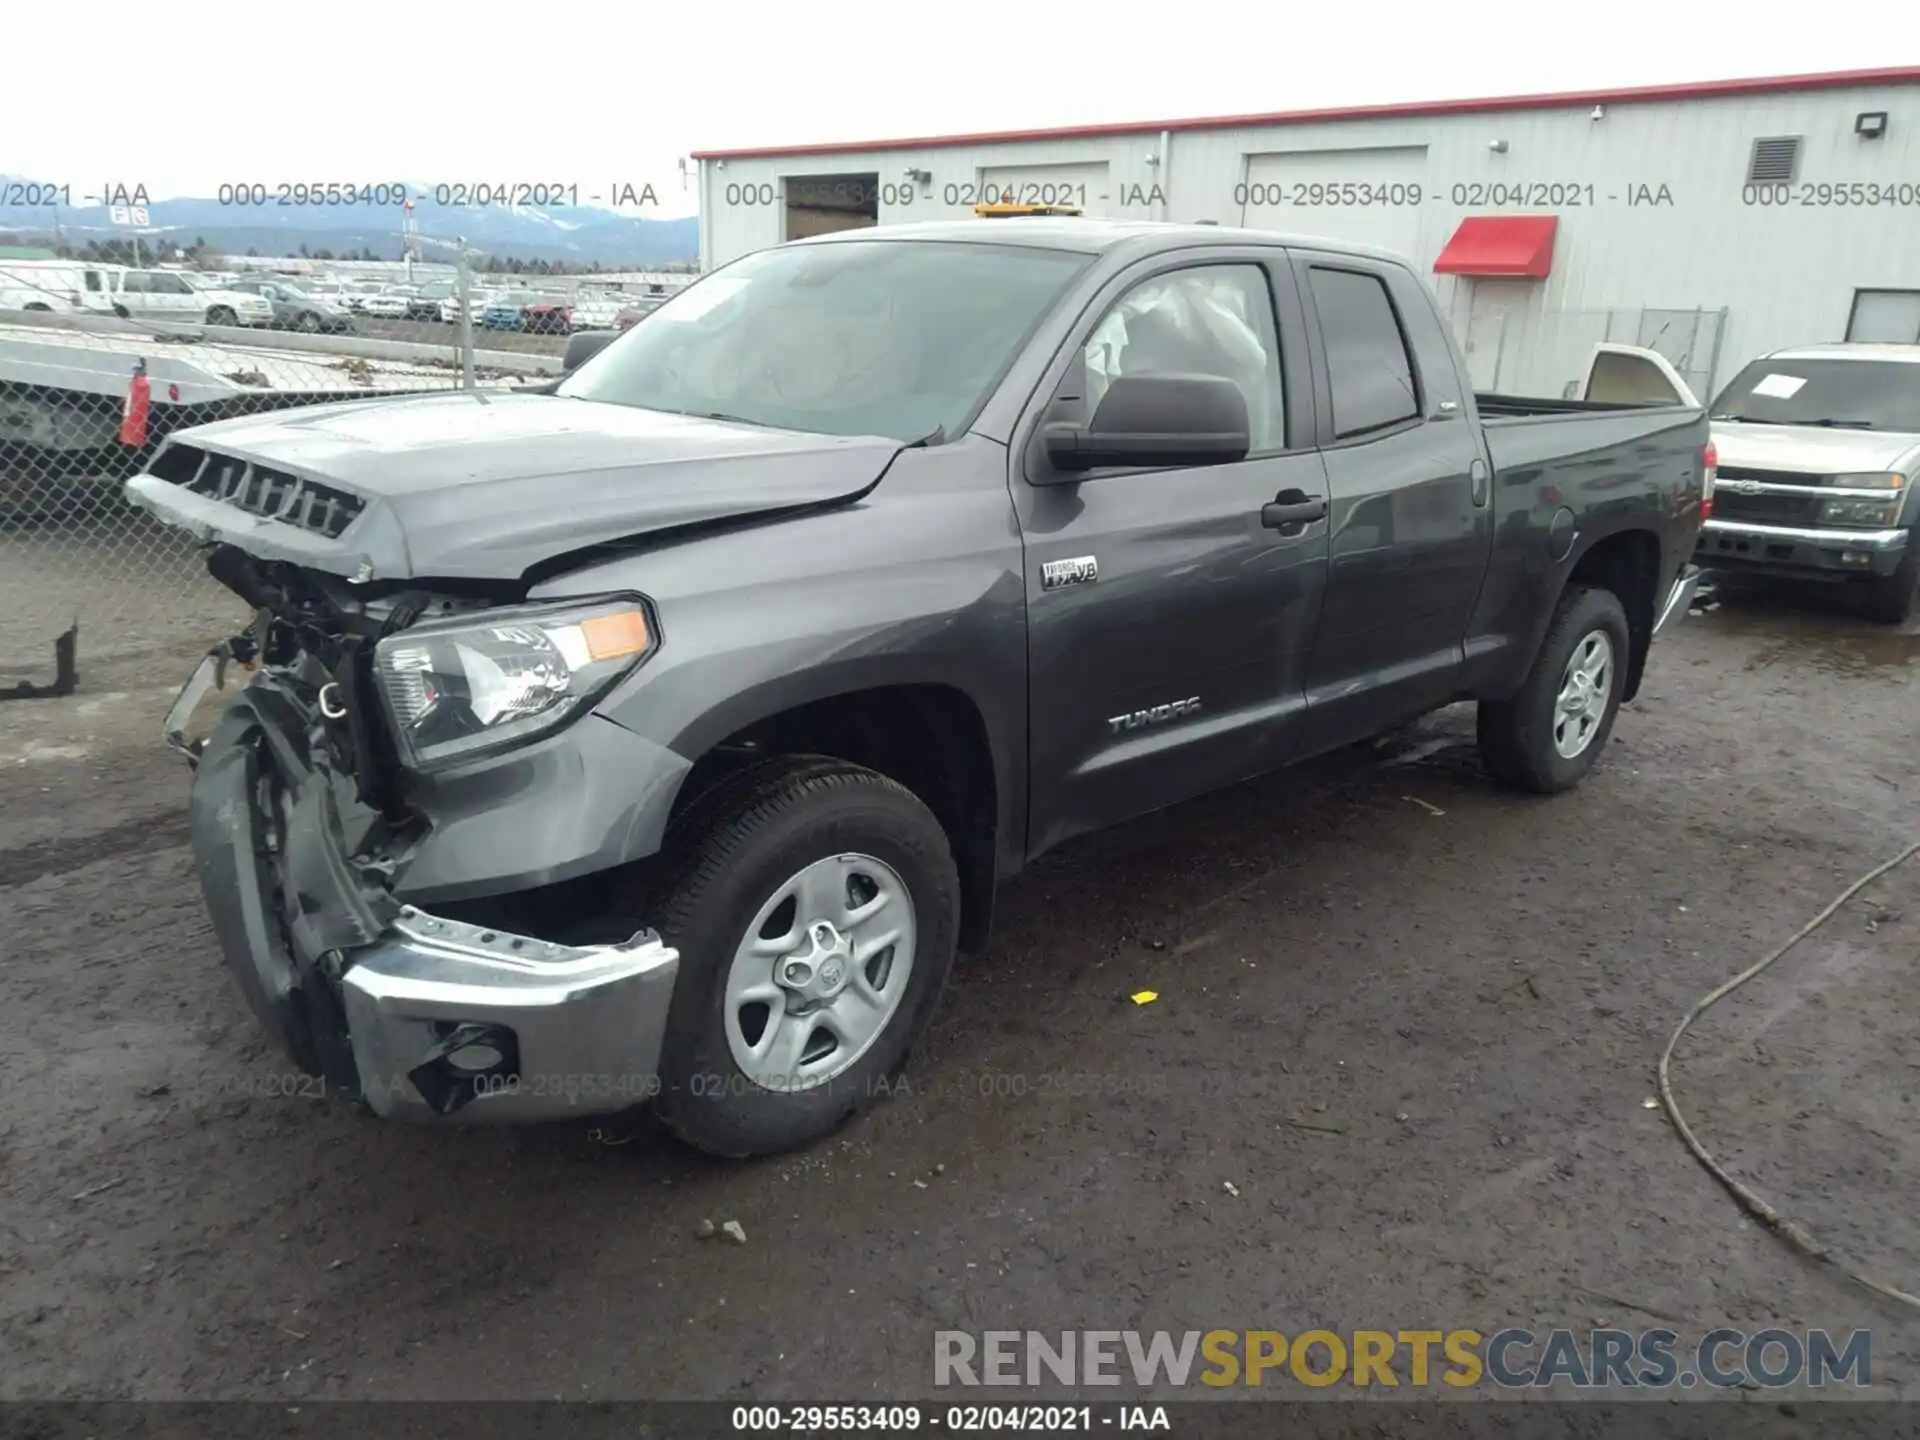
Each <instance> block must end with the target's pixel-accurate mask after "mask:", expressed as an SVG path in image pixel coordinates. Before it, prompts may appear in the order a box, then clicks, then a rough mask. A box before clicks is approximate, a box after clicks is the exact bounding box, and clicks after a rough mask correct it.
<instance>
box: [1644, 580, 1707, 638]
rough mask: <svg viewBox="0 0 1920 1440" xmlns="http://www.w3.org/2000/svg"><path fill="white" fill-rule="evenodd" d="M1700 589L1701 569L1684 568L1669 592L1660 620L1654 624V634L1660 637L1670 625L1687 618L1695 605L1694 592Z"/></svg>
mask: <svg viewBox="0 0 1920 1440" xmlns="http://www.w3.org/2000/svg"><path fill="white" fill-rule="evenodd" d="M1699 588H1700V567H1699V566H1698V565H1687V566H1684V567H1683V568H1682V569H1681V571H1680V578H1679V579H1677V580H1675V581H1674V582H1673V589H1671V590H1669V591H1668V592H1667V603H1666V604H1665V605H1664V606H1663V607H1662V608H1661V610H1660V618H1659V619H1658V620H1656V621H1655V622H1654V625H1653V633H1654V634H1655V635H1658V634H1659V633H1660V632H1661V631H1663V630H1665V629H1666V628H1667V627H1668V626H1669V625H1672V624H1674V623H1675V622H1677V621H1680V620H1684V619H1685V618H1686V614H1687V611H1688V610H1689V609H1690V608H1691V607H1692V605H1693V597H1694V592H1696V591H1697V590H1699Z"/></svg>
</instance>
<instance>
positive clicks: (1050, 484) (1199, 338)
mask: <svg viewBox="0 0 1920 1440" xmlns="http://www.w3.org/2000/svg"><path fill="white" fill-rule="evenodd" d="M1151 372H1160V373H1169V372H1171V373H1195V372H1198V373H1202V374H1209V375H1218V376H1224V377H1226V378H1229V379H1232V380H1233V381H1234V383H1235V384H1236V385H1238V386H1239V387H1240V390H1241V393H1242V394H1243V396H1244V397H1245V398H1246V401H1247V412H1248V418H1249V421H1250V433H1251V438H1252V449H1251V451H1250V452H1249V453H1248V455H1247V456H1246V457H1245V458H1244V459H1242V460H1239V461H1234V462H1230V463H1223V464H1213V465H1201V466H1186V465H1171V466H1165V467H1158V468H1153V467H1142V468H1127V469H1121V468H1107V469H1096V470H1092V471H1088V472H1085V473H1084V474H1083V475H1080V476H1078V477H1077V478H1073V479H1070V480H1063V478H1062V477H1059V476H1056V475H1053V474H1052V473H1051V472H1050V471H1049V469H1048V465H1049V462H1048V460H1047V457H1046V451H1045V448H1044V445H1042V444H1040V443H1039V439H1038V437H1039V434H1040V430H1041V426H1042V424H1043V422H1044V421H1045V420H1046V419H1050V418H1051V419H1067V420H1072V421H1074V422H1076V423H1086V421H1087V419H1088V418H1089V417H1091V415H1092V414H1093V411H1094V408H1095V407H1096V406H1097V404H1098V402H1099V399H1100V397H1101V396H1102V395H1103V394H1104V393H1105V389H1106V387H1107V386H1108V385H1110V384H1111V383H1112V381H1113V380H1114V379H1115V378H1118V377H1120V376H1123V375H1134V374H1141V373H1151ZM1311 391H1312V380H1311V376H1310V373H1309V370H1308V367H1307V358H1306V345H1305V337H1304V321H1303V317H1302V312H1301V310H1300V306H1299V301H1298V298H1297V297H1296V296H1295V294H1294V290H1293V280H1292V275H1291V272H1290V271H1289V269H1288V266H1287V262H1286V256H1285V253H1284V252H1283V251H1279V250H1269V249H1266V248H1264V247H1221V248H1219V249H1212V248H1208V249H1202V250H1196V251H1187V252H1178V253H1174V254H1166V255H1159V256H1155V257H1154V258H1153V259H1151V260H1148V261H1142V262H1141V263H1140V264H1138V265H1136V266H1133V267H1131V268H1130V269H1128V270H1126V271H1125V272H1123V273H1122V274H1120V275H1118V276H1116V277H1114V278H1113V279H1112V280H1111V281H1109V282H1108V284H1107V285H1106V286H1105V287H1104V288H1103V290H1102V292H1101V294H1100V295H1099V297H1098V298H1097V299H1096V300H1095V301H1093V302H1092V304H1091V305H1090V306H1089V308H1088V310H1087V312H1086V313H1085V314H1084V315H1083V316H1082V317H1081V321H1080V323H1079V325H1078V326H1076V328H1075V330H1074V332H1073V336H1072V338H1071V339H1070V340H1069V342H1068V344H1067V345H1066V347H1064V348H1063V350H1062V351H1061V352H1060V354H1059V355H1057V356H1056V357H1055V360H1054V362H1053V365H1052V367H1051V369H1050V371H1049V373H1048V376H1047V378H1046V379H1045V380H1043V382H1042V384H1041V386H1040V388H1039V390H1038V392H1037V394H1036V396H1035V401H1034V404H1033V406H1032V407H1030V409H1029V412H1028V414H1027V416H1026V417H1024V419H1023V422H1022V429H1021V430H1019V431H1016V433H1015V437H1014V452H1013V463H1014V475H1013V477H1012V478H1013V498H1014V506H1015V510H1016V513H1017V515H1018V518H1019V523H1020V529H1021V534H1022V537H1023V540H1024V544H1025V550H1026V587H1027V651H1028V669H1029V676H1030V678H1029V691H1028V706H1029V717H1030V718H1029V732H1028V733H1029V745H1030V752H1029V753H1030V756H1031V768H1030V781H1031V809H1030V814H1029V830H1028V837H1029V851H1030V853H1033V854H1038V853H1039V852H1040V851H1042V850H1045V849H1048V848H1049V847H1051V846H1052V845H1054V844H1056V843H1058V842H1059V841H1061V840H1065V839H1067V838H1069V837H1070V836H1073V835H1076V834H1079V833H1081V832H1083V831H1088V830H1094V829H1099V828H1101V827H1103V826H1106V825H1110V824H1113V823H1116V822H1118V821H1121V820H1125V819H1127V818H1129V817H1131V816H1134V815H1140V814H1145V813H1147V812H1149V811H1152V810H1156V809H1159V808H1161V807H1163V806H1166V805H1171V804H1174V803H1176V802H1178V801H1181V800H1185V799H1188V798H1189V797H1191V796H1194V795H1197V794H1201V793H1204V792H1205V791H1207V790H1210V789H1213V788H1216V787H1219V786H1222V785H1227V784H1231V783H1232V782H1234V781H1236V780H1240V779H1243V778H1245V777H1247V776H1250V775H1254V774H1258V773H1260V772H1261V771H1263V770H1267V769H1271V768H1272V767H1273V766H1274V765H1276V764H1277V763H1279V762H1280V761H1281V760H1282V759H1283V758H1285V756H1286V755H1287V754H1288V753H1289V743H1290V737H1291V727H1292V725H1293V724H1294V723H1295V722H1296V721H1297V719H1298V717H1299V715H1300V713H1301V712H1302V710H1303V709H1304V706H1305V698H1304V688H1303V682H1302V676H1303V668H1304V665H1305V661H1306V657H1307V646H1308V643H1309V641H1310V639H1311V637H1312V634H1313V620H1314V615H1315V612H1316V611H1317V610H1318V608H1319V603H1320V590H1321V585H1322V582H1323V579H1324V576H1325V572H1326V544H1327V542H1326V534H1327V529H1326V521H1325V518H1324V516H1325V500H1326V482H1325V478H1324V476H1323V474H1322V471H1321V465H1320V457H1319V454H1318V453H1317V452H1316V450H1315V449H1314V446H1313V409H1312V394H1311ZM1276 505H1280V506H1291V507H1292V508H1293V509H1294V510H1295V511H1298V512H1302V513H1305V514H1307V515H1308V518H1305V519H1301V520H1298V521H1289V520H1286V519H1284V517H1282V516H1280V515H1279V514H1277V513H1275V510H1274V507H1275V506H1276Z"/></svg>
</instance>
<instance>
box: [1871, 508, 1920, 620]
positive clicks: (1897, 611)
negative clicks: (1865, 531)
mask: <svg viewBox="0 0 1920 1440" xmlns="http://www.w3.org/2000/svg"><path fill="white" fill-rule="evenodd" d="M1916 605H1920V528H1916V529H1914V530H1910V531H1908V532H1907V553H1906V554H1905V555H1903V556H1902V557H1901V559H1900V565H1899V568H1898V569H1896V570H1895V571H1894V572H1893V574H1891V575H1886V576H1882V577H1880V578H1879V579H1876V580H1874V581H1872V582H1871V585H1870V587H1869V588H1868V590H1867V616H1868V618H1869V619H1871V620H1875V621H1878V622H1879V623H1880V624H1882V625H1902V624H1905V623H1906V621H1907V620H1908V619H1909V618H1910V617H1911V616H1912V615H1913V612H1914V608H1915V606H1916Z"/></svg>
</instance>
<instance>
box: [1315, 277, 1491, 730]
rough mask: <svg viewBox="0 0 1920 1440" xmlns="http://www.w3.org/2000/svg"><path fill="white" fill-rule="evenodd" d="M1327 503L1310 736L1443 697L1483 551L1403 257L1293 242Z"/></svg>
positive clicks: (1440, 366)
mask: <svg viewBox="0 0 1920 1440" xmlns="http://www.w3.org/2000/svg"><path fill="white" fill-rule="evenodd" d="M1294 266H1295V274H1296V276H1297V279H1298V283H1299V288H1300V292H1301V295H1302V298H1303V300H1304V301H1305V303H1306V306H1307V310H1308V313H1309V325H1308V333H1309V337H1310V339H1311V341H1312V343H1313V344H1314V346H1315V353H1316V363H1315V365H1314V377H1315V386H1316V398H1317V400H1318V401H1319V403H1318V405H1317V409H1318V414H1319V427H1320V428H1319V439H1320V442H1321V447H1322V450H1321V453H1322V455H1323V457H1324V459H1325V461H1326V467H1327V486H1328V491H1329V497H1330V505H1331V514H1330V527H1329V537H1328V541H1329V562H1330V563H1329V569H1328V572H1327V594H1326V600H1325V603H1324V604H1323V605H1322V607H1321V611H1320V623H1319V628H1318V631H1317V633H1316V635H1315V637H1314V643H1313V653H1312V658H1311V660H1310V661H1309V662H1308V665H1307V674H1306V687H1307V706H1308V712H1309V724H1308V729H1309V731H1310V733H1311V737H1312V747H1313V748H1314V749H1321V748H1325V747H1327V746H1331V745H1338V744H1342V743H1345V742H1346V741H1349V740H1353V739H1357V738H1359V737H1361V736H1363V735H1368V734H1372V733H1374V732H1375V731H1377V730H1380V729H1383V728H1386V727H1387V726H1389V725H1392V724H1395V723H1398V722H1399V721H1401V720H1405V719H1408V718H1411V717H1412V716H1414V715H1418V714H1420V713H1421V712H1423V711H1425V710H1429V709H1432V708H1434V707H1435V706H1438V705H1441V704H1444V703H1446V702H1447V701H1448V700H1450V699H1451V698H1452V697H1453V695H1454V693H1455V691H1456V688H1457V686H1458V684H1459V677H1460V672H1461V666H1462V661H1463V658H1464V650H1463V642H1464V639H1465V636H1466V631H1467V625H1468V621H1469V618H1470V617H1471V615H1472V613H1473V607H1474V603H1475V601H1476V600H1477V598H1478V596H1479V592H1480V584H1481V581H1482V580H1483V578H1484V577H1485V574H1486V567H1487V560H1488V556H1489V554H1490V553H1491V549H1492V540H1493V526H1492V506H1491V505H1490V504H1489V498H1490V491H1491V483H1492V474H1491V471H1490V470H1489V468H1488V462H1487V459H1486V456H1485V454H1484V451H1483V445H1482V441H1481V437H1480V434H1479V432H1478V428H1477V427H1476V426H1475V425H1474V424H1473V423H1472V422H1471V420H1470V419H1469V416H1470V413H1471V411H1470V407H1468V406H1467V404H1466V403H1465V402H1466V398H1467V397H1466V392H1465V391H1464V389H1463V386H1462V379H1461V376H1460V373H1459V370H1458V368H1457V367H1456V365H1455V363H1454V359H1453V356H1454V351H1453V347H1452V344H1451V342H1450V340H1449V338H1448V337H1447V335H1446V333H1445V332H1444V331H1443V330H1442V329H1441V326H1440V319H1439V313H1438V311H1437V310H1436V308H1435V306H1434V303H1433V300H1432V299H1431V297H1430V296H1429V295H1428V294H1427V292H1426V289H1425V287H1424V286H1423V285H1422V284H1421V282H1420V281H1419V280H1418V279H1417V278H1416V277H1415V276H1414V275H1413V273H1412V272H1411V271H1410V270H1408V269H1407V268H1406V267H1405V266H1402V265H1397V264H1394V263H1392V262H1390V261H1385V260H1381V261H1374V260H1366V259H1360V258H1357V257H1354V256H1349V255H1332V254H1319V253H1312V252H1300V251H1296V252H1294Z"/></svg>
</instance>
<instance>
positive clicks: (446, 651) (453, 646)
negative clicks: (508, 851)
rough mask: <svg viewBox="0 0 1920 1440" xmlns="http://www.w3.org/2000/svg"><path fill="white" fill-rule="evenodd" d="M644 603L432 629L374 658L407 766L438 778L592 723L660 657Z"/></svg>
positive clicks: (575, 607)
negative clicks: (604, 701) (627, 680)
mask: <svg viewBox="0 0 1920 1440" xmlns="http://www.w3.org/2000/svg"><path fill="white" fill-rule="evenodd" d="M654 634H655V631H654V628H653V625H652V623H651V622H650V621H649V619H648V617H647V612H646V609H645V608H644V607H643V606H642V605H641V603H640V602H639V601H638V600H636V599H625V598H623V599H619V600H611V601H603V602H600V603H595V604H584V605H583V604H580V603H578V602H571V603H568V604H566V605H553V606H539V607H527V608H522V609H513V610H494V611H489V612H486V613H484V614H481V615H468V616H463V617H461V618H460V619H458V620H441V621H430V622H428V623H426V624H422V625H416V626H414V627H413V628H411V629H409V630H404V631H401V632H400V633H399V634H397V635H389V636H387V637H386V638H385V639H383V640H382V641H381V642H380V643H379V644H378V645H377V646H376V647H375V648H374V658H373V671H374V675H375V677H376V679H377V680H378V682H379V687H380V697H381V700H382V701H383V702H384V703H385V705H386V707H387V716H388V718H389V719H390V720H391V721H392V722H393V733H394V739H395V743H396V744H397V745H398V747H399V750H400V758H401V761H402V762H403V763H404V764H405V765H407V766H408V767H409V768H411V769H417V770H431V769H435V768H437V767H439V766H441V765H445V764H450V763H453V762H455V761H458V760H465V759H471V758H473V757H474V756H476V755H479V754H486V753H491V752H493V751H496V750H504V749H509V748H511V747H512V746H515V745H519V744H523V743H525V742H526V741H528V740H531V739H534V738H535V737H537V736H539V735H543V734H545V733H546V732H548V731H549V730H552V729H554V728H555V727H557V726H559V725H562V724H564V723H565V722H566V721H567V720H568V719H570V718H572V717H573V716H575V715H578V714H581V713H583V712H584V711H585V710H586V708H587V707H588V706H590V705H591V704H592V703H593V702H594V701H595V700H597V699H598V698H599V697H600V696H601V695H602V694H604V693H605V692H606V691H607V689H608V688H609V687H610V686H612V685H613V683H614V682H615V681H617V680H618V679H619V678H620V677H621V676H623V675H625V674H626V673H627V672H628V671H630V670H632V669H633V668H634V667H635V666H636V665H638V664H639V663H640V662H641V661H642V660H645V659H646V658H647V656H648V655H649V654H650V653H651V652H652V650H653V646H654Z"/></svg>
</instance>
